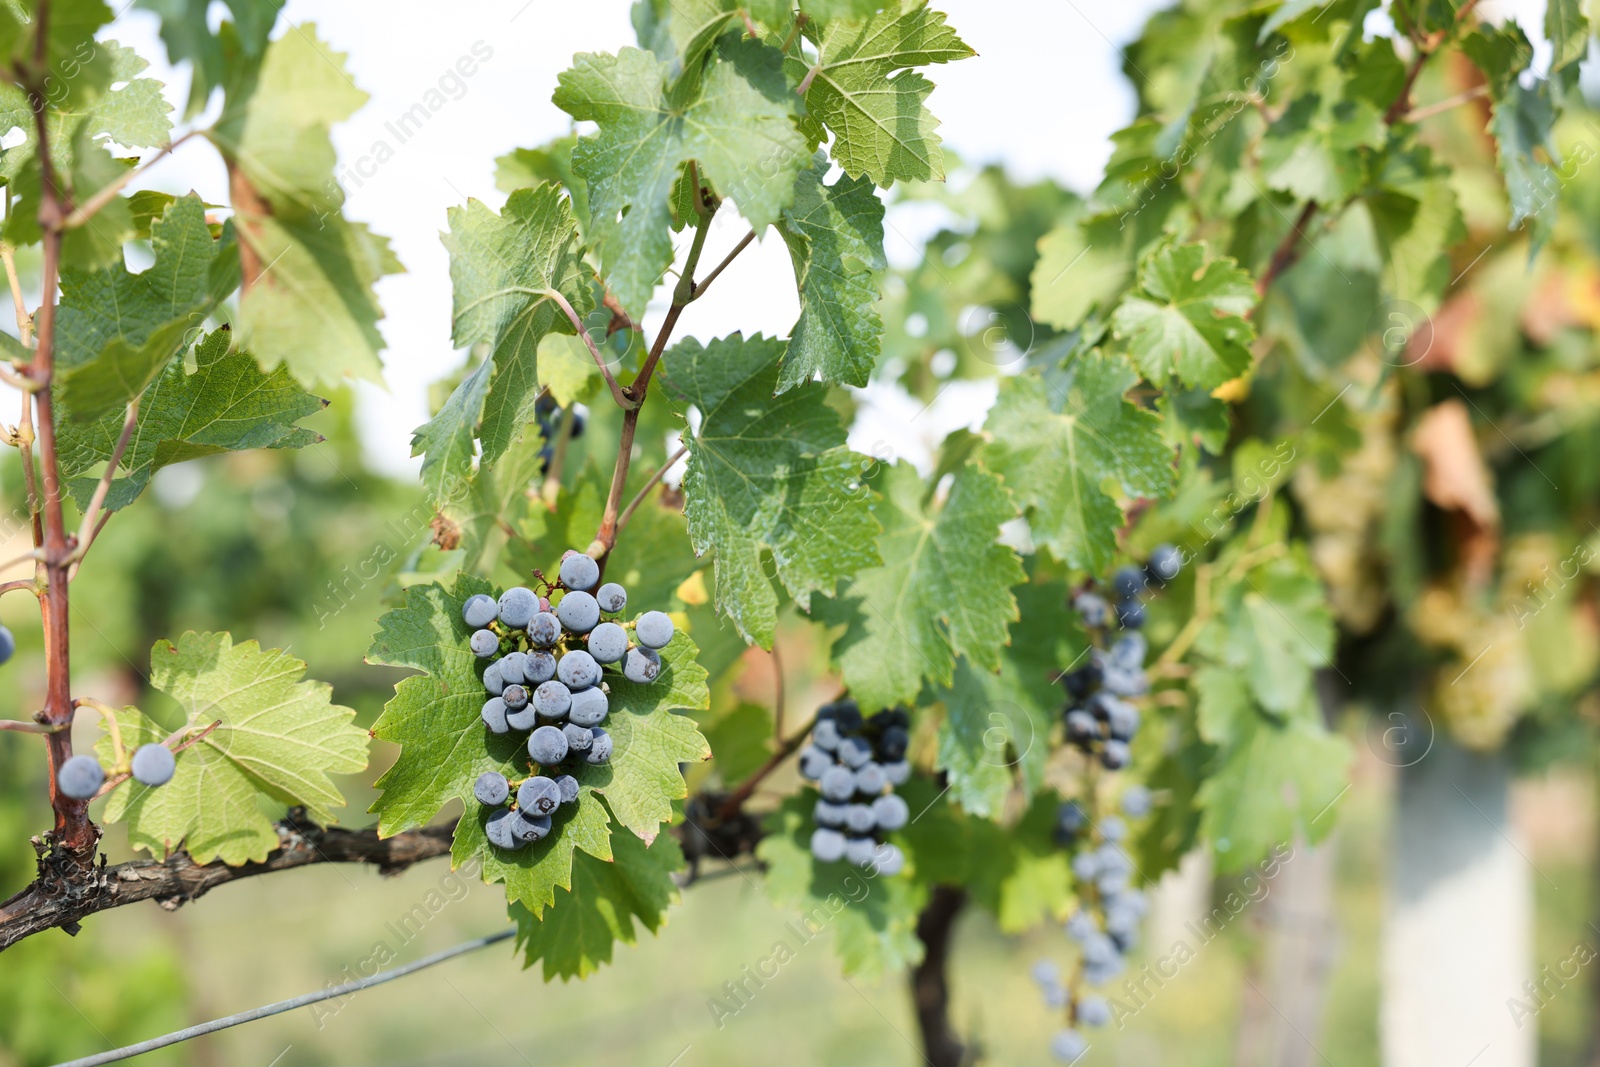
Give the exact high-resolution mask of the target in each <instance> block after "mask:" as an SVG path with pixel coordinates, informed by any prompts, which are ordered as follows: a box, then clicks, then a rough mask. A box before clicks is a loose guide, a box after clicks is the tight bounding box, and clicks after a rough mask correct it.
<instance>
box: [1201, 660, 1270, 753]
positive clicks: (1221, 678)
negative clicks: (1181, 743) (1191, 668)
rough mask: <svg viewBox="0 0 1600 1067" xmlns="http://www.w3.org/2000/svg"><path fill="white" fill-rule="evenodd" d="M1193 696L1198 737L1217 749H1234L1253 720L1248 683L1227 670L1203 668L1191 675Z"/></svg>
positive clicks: (1252, 705) (1224, 668) (1253, 705)
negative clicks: (1192, 676)
mask: <svg viewBox="0 0 1600 1067" xmlns="http://www.w3.org/2000/svg"><path fill="white" fill-rule="evenodd" d="M1194 693H1195V703H1196V705H1197V708H1196V714H1195V721H1196V725H1197V727H1198V728H1199V731H1200V736H1201V737H1202V738H1203V739H1204V740H1206V741H1208V742H1210V743H1211V744H1213V745H1216V746H1218V747H1219V748H1224V749H1232V748H1235V747H1237V746H1238V745H1239V744H1240V743H1241V742H1242V741H1243V740H1244V739H1245V736H1246V734H1245V731H1246V730H1248V729H1249V728H1250V725H1251V720H1252V719H1254V718H1255V716H1256V704H1255V699H1254V698H1253V697H1252V696H1251V695H1250V682H1249V680H1248V679H1246V678H1245V677H1244V676H1243V675H1242V674H1240V673H1239V672H1238V671H1235V670H1231V669H1229V668H1227V667H1218V666H1214V665H1207V666H1205V667H1201V668H1200V669H1199V670H1197V671H1195V673H1194Z"/></svg>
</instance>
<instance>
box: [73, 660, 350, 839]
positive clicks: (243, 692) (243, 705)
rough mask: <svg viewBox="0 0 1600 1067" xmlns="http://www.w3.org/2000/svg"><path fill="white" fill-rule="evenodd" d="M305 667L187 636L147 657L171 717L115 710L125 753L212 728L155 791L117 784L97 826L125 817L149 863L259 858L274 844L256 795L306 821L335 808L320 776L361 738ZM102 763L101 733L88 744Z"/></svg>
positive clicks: (105, 748)
mask: <svg viewBox="0 0 1600 1067" xmlns="http://www.w3.org/2000/svg"><path fill="white" fill-rule="evenodd" d="M305 669H306V665H305V664H304V663H302V662H300V661H299V660H297V659H295V658H294V657H292V656H290V655H289V654H288V653H287V652H283V651H281V650H279V649H266V650H263V649H262V648H261V646H260V645H258V644H256V642H254V641H246V642H245V643H244V644H242V645H235V644H234V643H233V638H232V637H230V636H229V635H228V634H226V633H195V632H193V631H190V632H188V633H186V634H184V635H183V636H182V637H180V638H179V639H178V643H177V645H173V644H172V643H171V642H168V641H157V642H156V644H155V647H154V648H152V649H151V650H150V684H151V686H152V687H153V688H155V689H157V690H159V691H161V692H163V693H165V694H167V696H168V697H170V698H171V699H172V700H173V701H175V702H176V703H177V705H178V708H179V709H180V711H181V714H180V715H178V716H174V717H171V718H170V719H169V718H167V717H163V718H161V719H160V720H159V721H158V720H157V719H155V718H153V717H151V716H147V715H145V714H144V713H143V712H141V711H140V710H139V709H138V708H124V709H122V710H121V711H119V712H118V713H117V716H116V717H117V724H118V726H119V728H120V730H121V734H122V742H123V745H124V747H125V749H126V751H127V752H128V754H129V755H131V754H132V752H133V750H134V749H135V748H137V747H138V746H140V745H145V744H153V743H158V742H160V741H161V740H163V739H164V738H165V737H166V736H167V735H168V734H169V733H170V732H171V731H173V730H176V729H182V728H184V727H189V728H193V729H194V730H196V731H198V730H202V729H204V728H206V727H208V726H210V725H211V724H212V723H220V724H221V725H219V726H217V727H216V728H215V729H213V730H212V731H211V732H210V733H208V734H206V735H205V736H204V737H202V738H201V739H200V740H199V741H198V742H196V743H195V744H193V745H191V746H190V747H189V748H187V749H185V750H184V751H182V752H179V753H178V754H177V770H176V771H175V772H174V774H173V777H172V780H171V781H170V782H168V783H167V784H166V785H164V786H162V787H160V788H159V789H150V788H146V787H144V786H142V785H139V784H138V783H137V782H133V781H129V782H128V783H127V784H126V785H124V786H123V787H122V788H120V789H118V790H116V791H114V792H112V793H111V795H110V798H109V799H108V800H107V802H106V810H105V819H106V821H107V822H126V823H127V824H128V840H129V842H130V843H131V844H132V845H133V846H134V847H136V848H143V849H147V850H149V851H150V852H151V853H153V854H155V855H158V856H161V855H166V854H168V853H170V852H171V851H172V850H173V849H175V848H177V847H178V844H179V843H180V842H185V843H187V846H188V850H189V854H190V855H191V856H192V857H193V858H194V860H195V862H196V863H210V862H211V861H212V860H215V859H220V860H222V861H223V862H224V863H228V864H231V865H234V866H237V865H239V864H242V863H259V862H261V861H263V860H265V859H266V858H267V854H268V853H269V852H271V851H272V850H273V849H275V848H277V847H278V835H277V831H276V830H274V828H273V825H272V821H271V820H270V819H268V818H267V816H266V815H265V814H263V813H262V811H261V808H260V805H259V803H258V800H260V799H263V798H264V799H265V800H267V801H269V802H272V803H276V804H281V805H302V806H304V807H305V808H306V809H307V810H308V811H309V812H310V813H311V816H312V818H314V819H316V820H317V821H318V822H322V823H327V822H332V821H333V812H334V811H335V809H337V808H341V807H343V806H344V804H345V799H344V797H343V796H342V795H341V794H340V792H339V789H338V787H337V786H336V785H335V784H334V782H333V779H332V778H331V777H330V776H331V775H334V774H356V773H358V772H359V771H361V770H362V769H364V768H365V767H366V765H367V744H368V742H367V734H366V731H365V730H362V729H360V728H359V727H357V726H355V725H354V724H352V722H351V719H353V718H354V717H355V712H354V711H353V710H352V709H350V708H345V707H340V706H339V705H337V704H334V703H332V702H331V700H330V697H331V696H332V693H333V689H332V687H331V686H328V685H324V684H323V683H321V682H315V681H307V680H305V678H304V675H305ZM95 751H96V753H97V754H98V755H99V757H100V760H101V762H102V763H104V764H110V763H112V762H113V761H114V754H113V747H112V743H111V738H110V736H109V735H104V736H102V737H101V738H100V740H99V741H98V742H97V743H96V745H95Z"/></svg>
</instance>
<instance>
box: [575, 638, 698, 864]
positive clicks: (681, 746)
mask: <svg viewBox="0 0 1600 1067" xmlns="http://www.w3.org/2000/svg"><path fill="white" fill-rule="evenodd" d="M639 610H643V609H642V608H641V609H639ZM606 685H607V686H608V687H609V688H610V690H611V714H610V715H609V716H607V718H606V721H605V729H606V730H607V731H608V732H609V733H610V734H611V741H612V744H613V745H614V746H615V747H614V751H613V755H612V757H611V762H610V763H608V764H605V765H604V766H600V767H591V766H587V765H585V766H583V767H580V768H579V769H577V770H576V771H574V772H573V774H574V775H575V776H576V777H577V779H578V781H579V782H581V783H583V784H584V785H585V786H587V787H589V788H591V789H593V790H594V791H595V792H596V793H599V794H601V795H603V796H604V797H605V798H606V803H607V804H609V805H610V807H611V812H612V814H613V815H614V816H615V817H616V820H617V822H619V823H621V824H622V825H623V826H626V827H627V828H628V829H629V830H632V831H633V832H634V833H635V834H637V835H638V836H639V837H640V838H641V839H642V840H644V841H653V840H655V837H656V834H657V832H658V831H659V829H660V827H661V825H662V824H663V823H667V822H670V821H671V820H672V804H671V801H674V800H681V799H683V798H684V797H686V796H688V795H689V791H688V787H687V786H686V785H685V784H684V781H683V774H682V773H681V772H680V771H679V770H678V765H679V764H681V763H699V762H701V761H702V760H708V759H710V758H711V746H710V745H709V744H707V743H706V739H705V738H704V737H703V736H701V734H700V731H699V729H698V728H697V727H696V725H695V722H694V720H693V719H691V718H689V717H688V716H687V715H679V714H676V712H680V711H704V710H707V709H709V708H710V707H711V690H710V689H709V688H708V687H707V685H706V671H705V668H704V667H702V666H700V664H699V663H697V662H695V647H694V642H693V641H691V640H690V639H689V635H688V634H686V633H684V632H682V631H681V630H680V631H678V632H677V633H675V634H673V636H672V642H671V643H670V644H668V645H667V647H666V648H663V649H661V674H660V676H659V677H657V678H656V680H655V681H654V682H651V683H650V684H649V685H637V684H635V683H633V682H630V681H628V680H627V679H625V678H623V677H622V675H620V674H611V673H608V674H607V675H606Z"/></svg>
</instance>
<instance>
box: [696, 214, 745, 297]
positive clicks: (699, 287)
mask: <svg viewBox="0 0 1600 1067" xmlns="http://www.w3.org/2000/svg"><path fill="white" fill-rule="evenodd" d="M755 239H756V231H754V230H751V231H750V232H749V233H747V234H745V235H744V236H743V237H741V238H740V239H739V243H738V244H736V245H734V246H733V251H732V252H729V253H728V254H727V255H726V256H724V257H723V258H722V262H721V263H718V264H717V265H716V267H715V268H713V269H712V271H711V273H710V274H707V275H706V276H705V280H703V281H701V282H698V283H696V285H695V287H694V295H693V296H692V297H691V298H690V299H692V300H699V299H700V297H701V295H702V294H704V293H705V291H706V290H707V289H708V288H710V287H711V283H712V282H714V281H716V280H717V275H719V274H721V273H722V272H723V271H725V270H727V269H728V264H729V263H732V262H733V260H734V257H735V256H737V255H738V254H739V253H740V252H743V251H744V250H745V249H746V248H749V247H750V242H751V241H754V240H755Z"/></svg>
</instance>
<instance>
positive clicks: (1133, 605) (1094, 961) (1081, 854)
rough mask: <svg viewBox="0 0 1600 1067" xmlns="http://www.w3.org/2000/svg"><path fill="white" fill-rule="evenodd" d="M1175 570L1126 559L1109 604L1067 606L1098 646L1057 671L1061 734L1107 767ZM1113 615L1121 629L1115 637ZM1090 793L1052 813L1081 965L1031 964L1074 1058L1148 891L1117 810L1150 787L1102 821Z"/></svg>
mask: <svg viewBox="0 0 1600 1067" xmlns="http://www.w3.org/2000/svg"><path fill="white" fill-rule="evenodd" d="M1181 569H1182V558H1181V557H1180V555H1179V553H1178V550H1177V549H1176V548H1174V547H1173V546H1171V545H1160V546H1158V547H1157V548H1156V549H1155V550H1154V551H1152V552H1151V553H1150V559H1149V561H1148V562H1147V563H1146V564H1145V566H1143V567H1139V566H1135V565H1131V564H1130V565H1128V566H1124V567H1121V568H1119V569H1118V570H1117V572H1116V573H1115V574H1114V575H1113V576H1112V579H1111V589H1112V592H1113V593H1114V594H1115V597H1116V602H1115V606H1114V607H1113V605H1112V604H1109V603H1107V601H1106V599H1105V598H1104V597H1102V596H1100V595H1098V594H1096V593H1094V592H1092V591H1088V590H1085V591H1083V592H1080V593H1079V594H1078V595H1077V596H1076V597H1074V598H1073V607H1074V608H1075V609H1076V610H1077V612H1078V616H1079V618H1080V619H1081V620H1082V622H1083V626H1084V629H1085V630H1086V631H1088V633H1089V634H1090V637H1091V640H1092V641H1093V642H1094V644H1093V647H1092V648H1091V649H1090V654H1089V662H1088V663H1086V664H1085V665H1083V666H1082V667H1079V668H1077V669H1076V670H1073V671H1070V672H1068V673H1067V674H1066V675H1065V676H1064V677H1063V678H1062V682H1063V684H1065V686H1066V689H1067V693H1068V696H1069V700H1068V702H1067V707H1066V709H1065V711H1064V712H1063V718H1064V720H1065V725H1066V735H1067V741H1068V742H1069V743H1070V744H1072V745H1074V746H1075V747H1076V748H1078V750H1079V751H1081V752H1082V753H1083V754H1084V755H1085V756H1086V757H1088V758H1089V759H1092V760H1096V761H1098V762H1099V763H1100V765H1101V766H1102V767H1105V768H1106V769H1107V770H1112V771H1118V770H1122V769H1123V768H1124V767H1126V766H1127V765H1128V761H1129V759H1130V756H1131V750H1130V747H1129V746H1130V745H1131V744H1132V743H1133V739H1134V735H1135V734H1136V733H1138V730H1139V709H1138V708H1136V707H1134V705H1133V704H1131V703H1129V701H1130V699H1132V698H1135V697H1139V696H1143V695H1144V694H1145V693H1147V692H1149V689H1150V680H1149V678H1148V677H1147V676H1146V674H1145V671H1144V659H1145V653H1146V652H1147V651H1148V649H1149V646H1148V643H1147V642H1146V640H1145V636H1144V634H1143V633H1141V632H1140V629H1141V628H1142V627H1143V626H1144V621H1145V604H1144V598H1145V596H1146V595H1147V594H1148V593H1149V592H1150V591H1151V590H1152V589H1153V588H1160V587H1161V586H1163V585H1165V584H1166V583H1168V582H1170V581H1172V580H1173V579H1174V578H1176V577H1177V576H1178V572H1179V571H1180V570H1181ZM1113 619H1114V620H1115V622H1116V623H1117V625H1118V627H1119V628H1120V630H1121V634H1120V636H1117V637H1116V638H1115V639H1113V638H1112V630H1111V625H1112V622H1113ZM1095 799H1096V797H1095V793H1094V790H1093V789H1089V790H1087V791H1086V800H1085V802H1084V803H1080V802H1079V801H1077V800H1069V801H1066V802H1065V803H1063V804H1062V805H1061V808H1060V811H1059V812H1058V814H1057V817H1056V840H1057V841H1058V842H1059V843H1060V844H1061V845H1062V846H1064V847H1067V848H1071V849H1074V850H1075V854H1074V855H1073V857H1072V873H1073V877H1074V879H1075V880H1076V881H1077V884H1078V900H1079V908H1078V910H1077V911H1076V912H1074V913H1073V915H1072V917H1071V918H1070V919H1069V920H1067V935H1068V936H1069V937H1070V938H1072V940H1073V941H1075V942H1077V944H1078V946H1079V954H1080V957H1081V961H1082V965H1081V966H1080V967H1079V968H1078V970H1077V972H1076V980H1075V981H1074V982H1073V983H1072V985H1071V987H1070V988H1069V987H1068V986H1067V985H1064V984H1063V983H1062V980H1061V972H1060V969H1059V968H1058V967H1057V966H1056V964H1055V963H1054V962H1053V961H1051V960H1040V961H1039V962H1038V963H1037V964H1035V965H1034V969H1033V977H1034V981H1035V982H1037V983H1038V985H1039V987H1040V990H1041V992H1042V993H1043V994H1044V999H1045V1003H1046V1004H1047V1005H1049V1006H1050V1007H1051V1008H1052V1009H1055V1010H1064V1011H1065V1012H1066V1014H1067V1022H1068V1025H1067V1027H1066V1028H1065V1029H1063V1030H1061V1031H1059V1032H1058V1033H1057V1034H1056V1035H1055V1037H1054V1038H1053V1039H1052V1040H1051V1042H1050V1051H1051V1054H1052V1055H1053V1056H1054V1057H1055V1058H1056V1059H1057V1060H1059V1061H1061V1062H1062V1063H1073V1062H1075V1061H1076V1060H1078V1059H1079V1058H1080V1057H1082V1056H1083V1054H1084V1053H1085V1052H1087V1051H1088V1049H1089V1043H1088V1040H1087V1038H1085V1037H1084V1036H1083V1032H1082V1029H1081V1028H1084V1027H1099V1026H1105V1025H1106V1024H1107V1023H1109V1022H1111V1016H1112V1012H1111V1006H1110V1002H1109V1001H1108V1000H1107V999H1106V998H1105V997H1104V996H1102V995H1100V994H1098V993H1092V992H1087V991H1086V990H1085V987H1098V986H1104V985H1106V984H1107V983H1109V982H1111V981H1112V980H1113V979H1115V978H1116V977H1117V976H1118V975H1119V974H1121V973H1122V972H1123V970H1124V969H1125V968H1126V966H1127V961H1126V958H1125V954H1126V953H1127V952H1128V951H1129V950H1131V949H1132V948H1133V946H1134V944H1135V943H1136V941H1137V940H1138V935H1139V923H1140V920H1142V919H1143V918H1144V913H1145V907H1146V902H1145V897H1144V894H1143V893H1142V892H1140V891H1139V890H1138V889H1136V888H1134V887H1133V886H1132V885H1131V884H1130V881H1131V878H1132V876H1133V873H1134V867H1133V861H1132V860H1131V859H1129V858H1128V854H1127V853H1126V852H1125V851H1123V848H1122V845H1123V842H1124V841H1125V840H1126V838H1127V836H1128V824H1127V822H1126V821H1124V818H1123V816H1126V817H1127V818H1130V819H1139V818H1143V817H1144V816H1145V815H1148V814H1149V812H1150V807H1151V796H1150V791H1149V790H1148V789H1146V788H1145V787H1144V786H1142V785H1138V784H1133V785H1129V786H1127V787H1125V788H1124V789H1123V790H1122V796H1121V801H1120V803H1121V808H1122V815H1120V816H1119V815H1107V816H1105V817H1104V818H1102V819H1100V820H1099V821H1098V822H1096V821H1095V819H1094V818H1093V815H1092V809H1093V805H1094V801H1095ZM1085 803H1087V804H1088V805H1089V807H1088V808H1086V807H1085Z"/></svg>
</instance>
